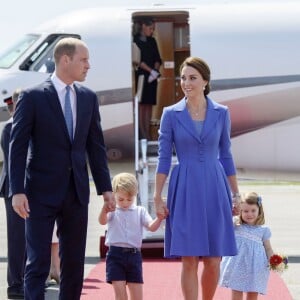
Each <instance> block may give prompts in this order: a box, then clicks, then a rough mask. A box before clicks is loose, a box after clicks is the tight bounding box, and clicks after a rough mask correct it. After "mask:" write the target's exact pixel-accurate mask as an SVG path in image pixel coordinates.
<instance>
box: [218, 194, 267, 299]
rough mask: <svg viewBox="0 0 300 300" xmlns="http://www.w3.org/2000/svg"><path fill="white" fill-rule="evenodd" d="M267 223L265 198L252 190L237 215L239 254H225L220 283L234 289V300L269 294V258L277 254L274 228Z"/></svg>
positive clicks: (244, 198)
mask: <svg viewBox="0 0 300 300" xmlns="http://www.w3.org/2000/svg"><path fill="white" fill-rule="evenodd" d="M264 223H265V218H264V210H263V206H262V199H261V197H260V196H258V195H257V194H256V193H254V192H252V193H248V194H246V195H245V197H243V198H242V200H241V202H240V214H239V216H238V217H235V236H236V242H237V248H238V254H237V255H236V256H228V257H223V259H222V263H221V276H220V285H221V286H224V287H228V288H230V289H232V297H231V299H232V300H241V299H243V292H245V293H246V294H247V300H255V299H257V297H258V294H266V290H267V283H268V279H269V274H270V271H269V267H268V265H269V258H270V257H271V256H272V255H273V250H272V247H271V243H270V237H271V231H270V229H269V228H268V227H266V226H262V225H263V224H264Z"/></svg>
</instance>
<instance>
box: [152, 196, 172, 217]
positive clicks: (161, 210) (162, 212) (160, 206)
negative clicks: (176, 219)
mask: <svg viewBox="0 0 300 300" xmlns="http://www.w3.org/2000/svg"><path fill="white" fill-rule="evenodd" d="M154 203H155V211H156V215H157V217H158V218H159V219H161V218H163V219H166V218H167V216H168V215H169V210H168V208H167V205H166V203H165V202H164V201H163V199H162V197H158V196H155V197H154Z"/></svg>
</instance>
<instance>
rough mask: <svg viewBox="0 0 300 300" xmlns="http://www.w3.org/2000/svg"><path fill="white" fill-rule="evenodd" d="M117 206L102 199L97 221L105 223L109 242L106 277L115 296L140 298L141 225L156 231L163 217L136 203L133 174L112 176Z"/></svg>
mask: <svg viewBox="0 0 300 300" xmlns="http://www.w3.org/2000/svg"><path fill="white" fill-rule="evenodd" d="M112 186H113V192H114V195H115V199H116V204H117V207H116V210H115V211H111V210H110V209H109V208H108V206H107V204H106V203H104V205H103V208H102V210H101V213H100V215H99V223H100V224H101V225H105V224H107V225H108V227H107V234H106V239H105V245H106V246H109V250H108V252H107V256H106V280H107V282H109V283H112V285H113V288H114V292H115V299H118V300H125V299H128V296H127V291H126V285H128V289H129V293H130V299H131V300H142V299H143V285H142V284H143V272H142V255H141V245H142V238H143V228H146V229H147V230H150V231H156V230H157V229H158V228H159V226H160V224H161V222H162V220H163V218H155V219H154V220H153V219H152V217H151V216H150V215H149V213H148V212H147V210H146V209H145V208H144V207H143V206H137V205H135V198H136V195H137V192H138V183H137V180H136V178H135V176H134V175H133V174H130V173H119V174H117V175H116V176H115V177H114V178H113V182H112Z"/></svg>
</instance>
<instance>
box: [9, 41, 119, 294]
mask: <svg viewBox="0 0 300 300" xmlns="http://www.w3.org/2000/svg"><path fill="white" fill-rule="evenodd" d="M54 60H55V72H54V74H53V75H52V76H51V78H50V79H49V80H47V81H45V82H44V83H42V84H41V85H39V86H36V87H34V88H30V89H27V90H25V91H23V92H22V94H21V96H20V98H19V101H18V103H17V106H16V112H15V115H14V120H13V127H12V132H11V142H10V159H9V163H10V169H9V170H10V185H11V191H12V195H13V199H12V204H13V208H14V210H15V211H16V212H17V213H18V214H19V215H20V216H21V217H23V218H25V220H26V222H25V224H26V230H25V232H26V243H27V244H26V247H27V263H26V268H25V299H26V300H29V299H30V300H41V299H44V284H45V281H46V279H47V276H48V273H49V267H50V248H51V238H52V232H53V227H54V222H55V220H56V221H57V228H58V236H59V244H60V258H61V278H60V279H61V283H60V295H59V299H61V300H79V299H80V294H81V289H82V284H83V274H84V257H85V247H86V233H87V221H88V202H89V176H88V167H87V162H86V159H87V158H88V160H89V166H90V169H91V173H92V176H93V179H94V182H95V186H96V190H97V193H98V194H99V195H100V194H102V195H103V197H104V201H107V202H108V205H109V207H110V209H111V210H114V208H115V201H114V197H113V194H112V192H111V191H112V188H111V181H110V174H109V169H108V165H107V157H106V149H105V145H104V139H103V132H102V128H101V125H100V114H99V105H98V101H97V96H96V94H95V93H94V92H92V91H91V90H89V89H88V88H86V87H83V86H81V85H79V84H77V83H74V81H84V80H85V77H86V75H87V72H88V69H89V68H90V64H89V52H88V48H87V46H86V45H85V44H84V43H83V42H82V41H80V40H78V39H75V38H64V39H62V40H60V41H59V42H58V43H57V45H56V46H55V49H54ZM28 147H29V153H28V158H27V149H28Z"/></svg>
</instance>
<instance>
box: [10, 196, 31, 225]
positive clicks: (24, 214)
mask: <svg viewBox="0 0 300 300" xmlns="http://www.w3.org/2000/svg"><path fill="white" fill-rule="evenodd" d="M12 206H13V209H14V211H15V212H16V213H17V214H18V215H19V216H20V217H21V218H23V219H26V218H28V217H29V212H30V209H29V204H28V199H27V197H26V195H25V194H15V195H13V197H12Z"/></svg>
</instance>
